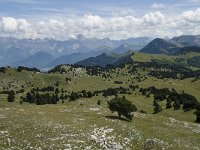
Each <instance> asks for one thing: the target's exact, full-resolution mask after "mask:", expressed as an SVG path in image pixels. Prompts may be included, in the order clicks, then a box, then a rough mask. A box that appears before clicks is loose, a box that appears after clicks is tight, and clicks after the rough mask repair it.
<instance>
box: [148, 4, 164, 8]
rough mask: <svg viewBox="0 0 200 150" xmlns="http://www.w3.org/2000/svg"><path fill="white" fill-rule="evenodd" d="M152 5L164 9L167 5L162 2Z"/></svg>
mask: <svg viewBox="0 0 200 150" xmlns="http://www.w3.org/2000/svg"><path fill="white" fill-rule="evenodd" d="M151 7H152V8H154V9H163V8H165V7H166V4H162V3H154V4H152V6H151Z"/></svg>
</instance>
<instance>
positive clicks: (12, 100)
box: [8, 90, 15, 102]
mask: <svg viewBox="0 0 200 150" xmlns="http://www.w3.org/2000/svg"><path fill="white" fill-rule="evenodd" d="M14 100H15V92H14V91H13V90H11V91H10V92H9V93H8V102H14Z"/></svg>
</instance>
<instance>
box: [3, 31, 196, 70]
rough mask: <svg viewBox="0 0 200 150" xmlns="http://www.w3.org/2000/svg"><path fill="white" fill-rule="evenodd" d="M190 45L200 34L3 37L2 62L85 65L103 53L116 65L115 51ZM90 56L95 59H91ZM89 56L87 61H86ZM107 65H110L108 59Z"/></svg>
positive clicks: (175, 48)
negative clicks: (63, 37)
mask: <svg viewBox="0 0 200 150" xmlns="http://www.w3.org/2000/svg"><path fill="white" fill-rule="evenodd" d="M189 46H200V35H183V36H180V37H174V38H172V39H169V40H166V39H161V38H156V39H153V38H150V37H138V38H129V39H123V40H111V39H109V38H105V39H98V38H86V37H83V36H82V35H78V36H77V38H76V39H68V40H66V41H58V40H53V39H45V40H41V39H35V40H33V39H15V38H3V37H1V38H0V63H1V66H8V65H9V66H21V65H22V66H27V67H38V68H49V67H54V66H56V65H59V64H75V63H77V64H81V63H79V62H84V63H83V64H85V62H87V63H86V64H88V61H89V62H90V61H91V60H93V59H94V58H95V59H96V56H98V55H99V57H100V58H102V56H104V57H103V58H104V59H105V58H110V59H111V62H110V63H109V64H112V62H113V61H114V62H115V61H116V58H113V56H112V54H113V53H116V54H124V53H126V52H128V51H129V50H132V51H140V52H142V53H148V54H174V53H176V52H177V51H178V50H179V49H180V48H183V47H189ZM102 53H106V54H102ZM105 56H106V57H105ZM90 57H92V59H88V58H90ZM99 57H97V60H99ZM85 59H86V61H83V60H85ZM110 59H106V60H110ZM91 63H94V61H91ZM105 64H107V63H106V61H105ZM105 64H103V65H102V66H105Z"/></svg>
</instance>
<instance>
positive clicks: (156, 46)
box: [140, 38, 178, 54]
mask: <svg viewBox="0 0 200 150" xmlns="http://www.w3.org/2000/svg"><path fill="white" fill-rule="evenodd" d="M177 50H178V47H177V46H176V45H174V44H172V43H170V42H168V41H167V40H164V39H161V38H156V39H154V40H153V41H151V42H150V43H149V44H148V45H147V46H145V47H144V48H143V49H141V50H140V52H143V53H147V54H173V53H174V52H176V51H177Z"/></svg>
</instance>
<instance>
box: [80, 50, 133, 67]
mask: <svg viewBox="0 0 200 150" xmlns="http://www.w3.org/2000/svg"><path fill="white" fill-rule="evenodd" d="M130 62H132V59H131V55H125V56H124V55H121V56H120V55H114V54H112V55H108V54H106V53H103V54H101V55H98V56H96V57H90V58H88V59H85V60H82V61H79V62H77V63H76V65H81V66H101V67H105V66H106V65H114V66H117V65H121V64H126V63H130Z"/></svg>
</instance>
